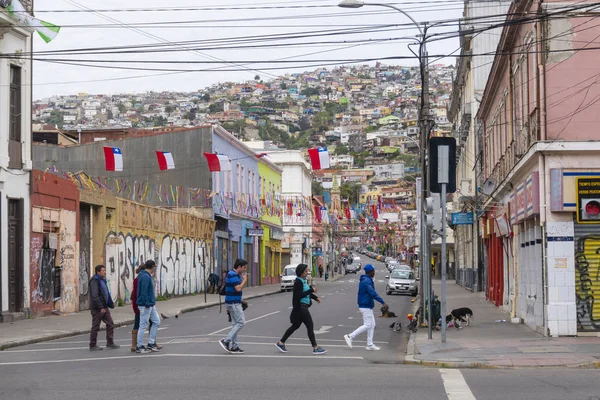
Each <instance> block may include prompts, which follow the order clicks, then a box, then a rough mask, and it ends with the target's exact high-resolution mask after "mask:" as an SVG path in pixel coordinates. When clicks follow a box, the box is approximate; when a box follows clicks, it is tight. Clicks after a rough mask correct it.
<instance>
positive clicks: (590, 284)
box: [575, 222, 600, 332]
mask: <svg viewBox="0 0 600 400" xmlns="http://www.w3.org/2000/svg"><path fill="white" fill-rule="evenodd" d="M575 295H576V304H577V331H578V332H600V225H596V224H578V223H577V222H575Z"/></svg>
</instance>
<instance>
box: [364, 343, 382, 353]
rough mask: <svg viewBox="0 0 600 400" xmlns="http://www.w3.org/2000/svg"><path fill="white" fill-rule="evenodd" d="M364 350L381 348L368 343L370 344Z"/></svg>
mask: <svg viewBox="0 0 600 400" xmlns="http://www.w3.org/2000/svg"><path fill="white" fill-rule="evenodd" d="M365 350H370V351H378V350H381V348H380V347H377V346H375V345H374V344H372V345H370V346H367V347H365Z"/></svg>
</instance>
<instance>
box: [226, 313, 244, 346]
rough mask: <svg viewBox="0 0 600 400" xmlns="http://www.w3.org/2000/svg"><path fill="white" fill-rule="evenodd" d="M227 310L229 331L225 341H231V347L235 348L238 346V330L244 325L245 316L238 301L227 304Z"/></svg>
mask: <svg viewBox="0 0 600 400" xmlns="http://www.w3.org/2000/svg"><path fill="white" fill-rule="evenodd" d="M227 311H229V313H230V314H231V332H229V335H228V336H227V338H226V339H225V341H226V342H227V343H231V346H230V348H231V349H236V348H237V347H238V340H237V336H238V332H239V331H240V330H241V329H242V328H243V327H244V325H246V318H245V317H244V310H242V305H241V304H240V303H236V304H227Z"/></svg>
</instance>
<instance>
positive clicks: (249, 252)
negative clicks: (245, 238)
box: [244, 243, 257, 286]
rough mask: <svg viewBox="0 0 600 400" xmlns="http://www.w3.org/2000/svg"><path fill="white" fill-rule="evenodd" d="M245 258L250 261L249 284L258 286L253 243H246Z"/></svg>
mask: <svg viewBox="0 0 600 400" xmlns="http://www.w3.org/2000/svg"><path fill="white" fill-rule="evenodd" d="M244 260H246V261H248V274H249V275H250V276H249V277H248V286H256V276H257V274H256V263H255V262H254V253H253V252H252V243H244Z"/></svg>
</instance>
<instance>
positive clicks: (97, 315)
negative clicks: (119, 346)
mask: <svg viewBox="0 0 600 400" xmlns="http://www.w3.org/2000/svg"><path fill="white" fill-rule="evenodd" d="M90 313H91V314H92V330H91V331H90V348H92V347H94V346H96V341H97V339H98V330H100V323H102V322H103V321H104V323H105V324H106V344H107V345H108V344H113V343H114V329H115V324H114V323H113V319H112V316H111V315H110V309H108V308H107V309H106V312H105V313H104V314H102V312H101V311H100V310H91V312H90Z"/></svg>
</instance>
